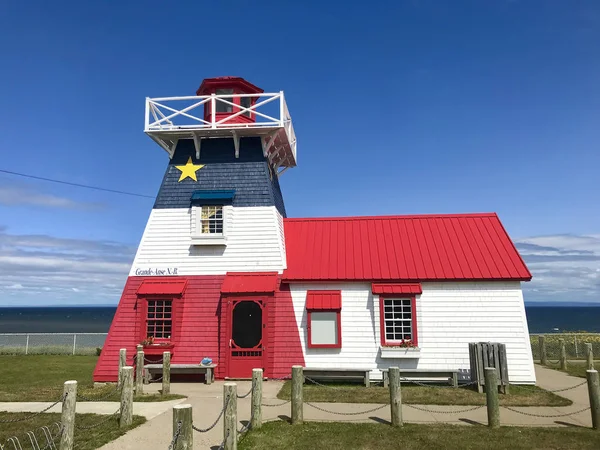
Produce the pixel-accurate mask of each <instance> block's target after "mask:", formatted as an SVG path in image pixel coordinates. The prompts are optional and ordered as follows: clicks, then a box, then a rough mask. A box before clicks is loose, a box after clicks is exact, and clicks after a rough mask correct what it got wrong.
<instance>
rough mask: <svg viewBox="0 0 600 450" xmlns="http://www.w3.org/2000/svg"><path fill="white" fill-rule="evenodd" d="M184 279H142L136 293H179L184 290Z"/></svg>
mask: <svg viewBox="0 0 600 450" xmlns="http://www.w3.org/2000/svg"><path fill="white" fill-rule="evenodd" d="M186 284H187V281H186V280H182V279H181V278H179V279H173V280H169V279H166V280H165V279H159V280H144V281H143V282H142V284H141V285H140V287H139V288H138V290H137V292H136V294H137V295H181V294H182V293H183V291H184V290H185V286H186Z"/></svg>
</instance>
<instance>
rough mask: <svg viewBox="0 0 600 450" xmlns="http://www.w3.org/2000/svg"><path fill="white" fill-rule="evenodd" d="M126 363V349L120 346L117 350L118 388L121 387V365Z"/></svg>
mask: <svg viewBox="0 0 600 450" xmlns="http://www.w3.org/2000/svg"><path fill="white" fill-rule="evenodd" d="M126 365H127V349H126V348H122V349H120V350H119V378H118V381H117V387H119V388H121V387H123V374H122V373H121V371H122V370H123V367H125V366H126Z"/></svg>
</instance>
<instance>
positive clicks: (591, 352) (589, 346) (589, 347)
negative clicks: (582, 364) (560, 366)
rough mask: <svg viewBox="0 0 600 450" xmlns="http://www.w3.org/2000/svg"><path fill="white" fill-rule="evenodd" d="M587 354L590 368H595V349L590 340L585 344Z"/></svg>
mask: <svg viewBox="0 0 600 450" xmlns="http://www.w3.org/2000/svg"><path fill="white" fill-rule="evenodd" d="M585 356H586V357H587V368H588V370H594V349H593V347H592V344H591V343H589V342H588V343H587V344H585Z"/></svg>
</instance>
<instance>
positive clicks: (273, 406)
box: [261, 400, 291, 408]
mask: <svg viewBox="0 0 600 450" xmlns="http://www.w3.org/2000/svg"><path fill="white" fill-rule="evenodd" d="M290 401H291V400H286V401H284V402H283V403H278V404H276V405H267V404H266V403H264V402H263V403H261V405H262V406H266V407H267V408H277V407H278V406H283V405H286V404H288V403H289V402H290Z"/></svg>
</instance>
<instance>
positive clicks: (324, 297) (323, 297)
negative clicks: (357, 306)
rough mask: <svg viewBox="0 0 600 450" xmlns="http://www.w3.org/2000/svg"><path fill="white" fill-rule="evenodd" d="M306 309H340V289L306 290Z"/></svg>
mask: <svg viewBox="0 0 600 450" xmlns="http://www.w3.org/2000/svg"><path fill="white" fill-rule="evenodd" d="M306 309H307V310H311V309H312V310H314V309H334V310H338V309H342V291H308V292H307V293H306Z"/></svg>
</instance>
